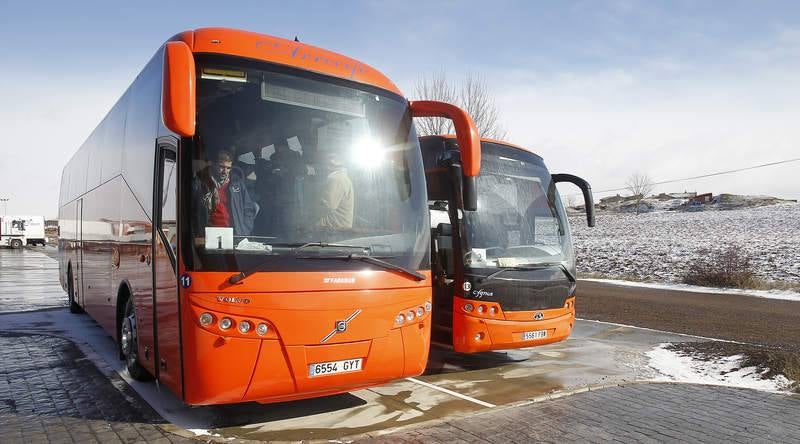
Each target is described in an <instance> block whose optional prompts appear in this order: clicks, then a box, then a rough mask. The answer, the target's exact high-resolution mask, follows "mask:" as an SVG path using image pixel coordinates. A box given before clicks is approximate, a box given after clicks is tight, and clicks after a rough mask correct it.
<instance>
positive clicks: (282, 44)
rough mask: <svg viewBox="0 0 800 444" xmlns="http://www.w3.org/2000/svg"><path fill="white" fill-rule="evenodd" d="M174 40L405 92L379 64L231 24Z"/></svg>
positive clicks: (202, 50) (207, 50)
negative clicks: (369, 63)
mask: <svg viewBox="0 0 800 444" xmlns="http://www.w3.org/2000/svg"><path fill="white" fill-rule="evenodd" d="M172 40H180V41H183V42H186V44H188V45H189V47H190V48H192V52H194V53H215V54H226V55H234V56H240V57H246V58H249V59H255V60H263V61H266V62H271V63H277V64H281V65H286V66H292V67H295V68H299V69H303V70H306V71H313V72H317V73H320V74H325V75H329V76H333V77H339V78H342V79H347V80H352V81H355V82H359V83H364V84H367V85H371V86H375V87H377V88H381V89H385V90H387V91H391V92H393V93H395V94H397V95H402V93H401V92H400V90H399V89H398V88H397V86H396V85H395V84H394V83H392V81H391V80H389V78H388V77H386V76H385V75H383V74H382V73H381V72H380V71H378V70H376V69H375V68H373V67H371V66H369V65H367V64H365V63H361V62H359V61H358V60H355V59H351V58H349V57H345V56H343V55H341V54H337V53H335V52H333V51H328V50H326V49H322V48H318V47H316V46H312V45H308V44H305V43H301V42H295V41H292V40H287V39H282V38H280V37H273V36H269V35H265V34H258V33H255V32H249V31H241V30H237V29H229V28H201V29H196V30H194V31H185V32H182V33H180V34H178V35H176V36H175V37H173V38H172Z"/></svg>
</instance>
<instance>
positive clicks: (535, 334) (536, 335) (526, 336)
mask: <svg viewBox="0 0 800 444" xmlns="http://www.w3.org/2000/svg"><path fill="white" fill-rule="evenodd" d="M546 337H547V330H536V331H526V332H524V333H522V340H523V341H530V340H531V339H544V338H546Z"/></svg>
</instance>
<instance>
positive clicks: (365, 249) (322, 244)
mask: <svg viewBox="0 0 800 444" xmlns="http://www.w3.org/2000/svg"><path fill="white" fill-rule="evenodd" d="M308 247H320V248H347V249H351V250H352V249H356V250H361V251H363V252H364V253H369V247H365V246H363V245H345V244H329V243H327V242H306V243H304V244H303V245H300V246H299V247H296V248H294V249H293V250H292V251H294V252H298V251H300V250H303V249H305V248H308Z"/></svg>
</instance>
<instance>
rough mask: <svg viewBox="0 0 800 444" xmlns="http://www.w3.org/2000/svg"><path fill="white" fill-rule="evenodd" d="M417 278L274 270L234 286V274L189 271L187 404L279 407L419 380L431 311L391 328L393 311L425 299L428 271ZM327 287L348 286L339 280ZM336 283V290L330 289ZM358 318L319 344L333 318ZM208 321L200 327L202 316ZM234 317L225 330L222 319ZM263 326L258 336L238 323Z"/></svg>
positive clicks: (185, 302)
mask: <svg viewBox="0 0 800 444" xmlns="http://www.w3.org/2000/svg"><path fill="white" fill-rule="evenodd" d="M420 272H421V273H422V274H424V275H425V276H426V278H427V279H426V280H425V281H421V282H417V281H413V280H409V279H408V278H406V277H402V276H398V275H394V274H391V273H385V272H374V271H362V272H302V273H299V272H298V273H292V272H286V273H281V272H270V273H260V274H254V275H252V276H250V277H248V278H247V279H245V280H244V281H242V282H241V283H239V284H236V285H230V284H229V283H228V281H227V280H228V278H229V277H230V276H231V274H232V273H230V272H189V273H187V274H186V275H188V276H190V277H191V282H192V284H191V288H190V289H188V290H184V291H183V296H182V306H183V307H184V311H183V312H184V318H183V341H184V366H185V371H186V374H187V375H191V377H189V376H187V381H186V390H185V401H186V402H187V403H189V404H195V405H204V404H221V403H235V402H245V401H256V402H279V401H288V400H293V399H302V398H309V397H314V396H323V395H329V394H335V393H343V392H348V391H352V390H355V389H357V388H360V387H369V386H373V385H377V384H382V383H385V382H388V381H391V380H394V379H398V378H403V377H407V376H414V375H419V374H421V373H422V372H423V371H424V369H425V366H426V364H427V359H428V348H429V347H428V344H429V342H430V322H431V321H430V313H429V312H428V313H425V315H423V316H422V317H421V318H417V319H415V322H413V323H406V324H404V325H403V326H400V327H398V326H394V325H393V322H394V319H395V317H396V316H397V314H398V313H401V312H407V311H408V310H410V309H416V308H418V307H424V302H423V303H421V302H420V301H428V300H430V287H429V286H428V285H426V284H425V283H426V282H430V271H429V270H422V271H420ZM332 282H347V284H335V283H332ZM337 286H339V287H342V288H341V289H334V288H336V287H337ZM355 310H360V314H359V315H358V316H357V317H356V318H354V319H353V320H352V321H351V322H350V323H349V325H348V327H347V329H346V331H343V332H340V333H338V334H335V335H334V336H332V337H331V338H330V339H329V340H326V341H324V342H323V338H325V337H326V336H328V335H329V334H330V333H331V331H332V330H334V328H335V327H336V325H335V321H336V320H339V319H346V318H348V317H349V316H350V315H351V314H352V313H353V312H354V311H355ZM203 313H210V314H212V316H213V319H214V322H213V323H212V324H211V325H208V326H202V325H201V324H200V322H199V318H200V315H201V314H203ZM223 317H227V318H229V319H231V320H232V321H233V325H232V326H231V327H230V328H229V329H228V330H225V331H223V330H221V329H220V328H219V326H218V322H219V320H220V319H221V318H223ZM243 321H248V322H249V323H251V325H253V326H255V325H258V324H260V323H265V324H267V325H268V333H267V334H266V335H264V336H258V335H257V334H256V333H255V332H254V331H253V329H251V331H250V332H248V333H240V332H239V331H238V330H237V328H236V327H237V326H238V325H239V323H241V322H243ZM357 358H361V359H362V360H363V361H362V369H361V370H360V371H357V372H350V373H339V374H333V375H326V376H315V377H310V376H309V366H310V365H311V364H315V363H320V362H331V361H341V360H347V359H357Z"/></svg>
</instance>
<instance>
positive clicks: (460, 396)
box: [406, 378, 497, 408]
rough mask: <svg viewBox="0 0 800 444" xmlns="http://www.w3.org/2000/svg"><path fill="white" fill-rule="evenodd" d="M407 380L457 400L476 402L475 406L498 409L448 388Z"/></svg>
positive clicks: (417, 380) (411, 379)
mask: <svg viewBox="0 0 800 444" xmlns="http://www.w3.org/2000/svg"><path fill="white" fill-rule="evenodd" d="M406 380H407V381H411V382H414V383H417V384H419V385H421V386H423V387H428V388H431V389H434V390H438V391H440V392H442V393H447V394H448V395H451V396H455V397H456V398H461V399H463V400H466V401H469V402H474V403H475V404H478V405H482V406H484V407H489V408H492V407H497V406H496V405H494V404H490V403H488V402H485V401H481V400H480V399H475V398H473V397H471V396H467V395H462V394H461V393H458V392H454V391H452V390H448V389H446V388H443V387H439V386H437V385H433V384H429V383H427V382H424V381H420V380H419V379H416V378H406Z"/></svg>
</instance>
